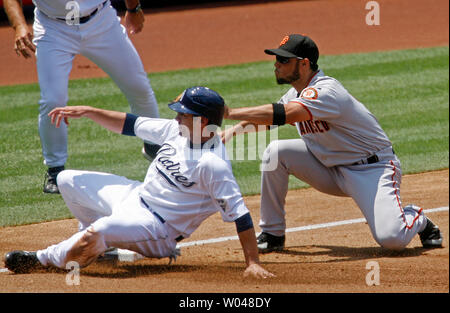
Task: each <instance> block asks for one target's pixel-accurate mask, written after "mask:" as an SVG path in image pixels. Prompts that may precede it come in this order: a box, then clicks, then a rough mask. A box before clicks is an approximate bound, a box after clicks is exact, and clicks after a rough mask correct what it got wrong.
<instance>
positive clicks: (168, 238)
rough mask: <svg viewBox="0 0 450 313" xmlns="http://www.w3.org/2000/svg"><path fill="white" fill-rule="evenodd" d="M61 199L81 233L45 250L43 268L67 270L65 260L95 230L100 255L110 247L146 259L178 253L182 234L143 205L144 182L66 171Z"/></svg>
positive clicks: (61, 175)
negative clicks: (89, 231) (142, 187)
mask: <svg viewBox="0 0 450 313" xmlns="http://www.w3.org/2000/svg"><path fill="white" fill-rule="evenodd" d="M57 180H58V186H59V188H60V192H61V196H62V197H63V199H64V201H65V203H66V205H67V207H68V208H69V209H70V211H71V212H72V214H73V215H74V216H75V217H76V218H77V220H78V221H79V222H80V231H79V232H77V233H75V234H74V235H73V236H71V237H70V238H68V239H67V240H64V241H62V242H60V243H57V244H55V245H51V246H49V247H47V248H46V249H43V250H39V251H37V256H38V258H39V261H41V263H43V264H44V265H53V266H56V267H60V268H64V267H65V265H66V264H65V263H64V262H65V261H70V260H66V256H67V254H68V252H69V251H70V250H71V249H72V248H73V246H74V245H75V244H76V243H77V241H79V240H80V238H81V237H82V236H83V235H84V233H85V232H86V230H87V229H90V228H91V227H92V228H93V230H94V231H95V232H96V233H97V234H99V236H97V237H96V238H97V239H96V243H95V247H94V248H93V249H92V251H89V253H92V254H93V255H95V256H97V255H100V254H101V253H103V252H104V251H105V250H106V249H107V248H109V247H115V248H121V249H127V250H131V251H135V252H137V253H139V254H142V255H144V256H146V257H151V258H164V257H172V256H174V254H175V249H176V244H177V242H176V240H175V238H176V237H177V236H178V235H179V234H178V233H176V231H175V230H174V229H173V228H172V227H171V226H170V225H168V224H167V223H163V222H161V220H159V219H158V218H157V217H156V216H155V215H154V214H153V213H152V212H151V211H150V210H149V209H148V208H147V207H146V206H145V205H143V203H142V202H141V201H140V197H139V193H138V188H139V186H140V185H141V182H139V181H134V180H130V179H128V178H126V177H123V176H118V175H114V174H109V173H100V172H90V171H78V170H65V171H62V172H61V173H59V175H58V178H57Z"/></svg>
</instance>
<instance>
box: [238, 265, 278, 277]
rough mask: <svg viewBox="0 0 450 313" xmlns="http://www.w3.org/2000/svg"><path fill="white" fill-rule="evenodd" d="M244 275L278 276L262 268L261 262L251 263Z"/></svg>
mask: <svg viewBox="0 0 450 313" xmlns="http://www.w3.org/2000/svg"><path fill="white" fill-rule="evenodd" d="M244 277H254V278H270V277H276V276H275V274H272V273H270V272H269V271H267V270H265V269H264V268H262V267H261V266H260V265H259V264H251V265H249V266H248V267H247V268H246V269H245V272H244Z"/></svg>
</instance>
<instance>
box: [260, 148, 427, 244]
mask: <svg viewBox="0 0 450 313" xmlns="http://www.w3.org/2000/svg"><path fill="white" fill-rule="evenodd" d="M267 158H271V159H278V166H277V168H276V169H275V170H272V171H263V172H262V179H261V220H260V224H259V225H260V227H261V228H262V230H263V231H265V232H268V233H270V234H272V235H276V236H281V235H284V232H285V229H286V222H285V210H284V205H285V198H286V195H287V191H288V178H289V175H294V176H295V177H297V178H298V179H300V180H302V181H304V182H305V183H307V184H309V185H310V186H311V187H313V188H315V189H317V190H319V191H321V192H324V193H327V194H331V195H335V196H346V197H352V198H353V200H354V201H355V202H356V204H357V205H358V206H359V208H360V209H361V212H362V213H363V215H364V217H365V218H366V220H367V223H368V225H369V227H370V230H371V232H372V235H373V237H374V239H375V241H376V242H377V243H378V244H379V245H381V246H382V247H385V248H389V249H402V248H404V247H406V245H408V243H409V242H410V241H411V239H412V238H413V237H414V236H415V235H416V234H417V233H418V232H419V231H422V230H423V229H424V228H425V226H426V218H425V216H424V214H423V212H422V209H421V208H419V207H417V206H415V205H408V206H406V207H402V204H401V199H400V183H401V177H402V172H401V165H400V161H399V160H398V158H397V157H396V155H395V154H393V153H391V154H390V155H389V154H387V155H386V156H385V157H383V158H381V159H380V161H379V162H377V163H373V164H361V165H351V166H335V167H331V168H329V167H325V166H324V165H323V164H322V163H320V162H319V161H318V160H317V159H316V158H315V157H314V155H313V154H312V153H311V152H310V151H309V150H308V149H307V147H306V144H305V142H304V141H303V140H302V139H290V140H279V141H273V142H272V143H271V144H270V145H269V146H268V147H267V149H266V151H265V152H264V158H263V159H265V160H267ZM263 168H264V162H263ZM336 209H338V208H336Z"/></svg>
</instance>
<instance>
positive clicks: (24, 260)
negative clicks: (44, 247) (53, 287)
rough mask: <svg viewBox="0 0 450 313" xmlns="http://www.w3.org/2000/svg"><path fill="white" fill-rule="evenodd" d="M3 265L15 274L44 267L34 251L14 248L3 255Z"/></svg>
mask: <svg viewBox="0 0 450 313" xmlns="http://www.w3.org/2000/svg"><path fill="white" fill-rule="evenodd" d="M5 266H6V268H7V269H9V270H10V271H12V272H14V273H16V274H24V273H30V272H32V271H33V270H38V269H44V268H45V267H44V266H43V265H42V264H41V262H39V260H38V258H37V256H36V252H28V251H22V250H15V251H11V252H8V253H7V254H6V255H5Z"/></svg>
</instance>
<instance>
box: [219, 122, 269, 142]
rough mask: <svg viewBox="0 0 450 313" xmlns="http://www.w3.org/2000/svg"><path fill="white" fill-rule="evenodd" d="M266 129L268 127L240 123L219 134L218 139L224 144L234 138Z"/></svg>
mask: <svg viewBox="0 0 450 313" xmlns="http://www.w3.org/2000/svg"><path fill="white" fill-rule="evenodd" d="M268 128H269V126H268V125H257V124H255V123H252V122H249V121H242V122H239V123H238V124H236V125H234V126H233V127H227V128H226V129H225V130H224V131H222V132H220V137H221V139H222V142H223V143H226V142H228V141H229V140H231V138H233V137H234V136H237V135H242V134H248V133H253V132H260V131H265V130H267V129H268Z"/></svg>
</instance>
